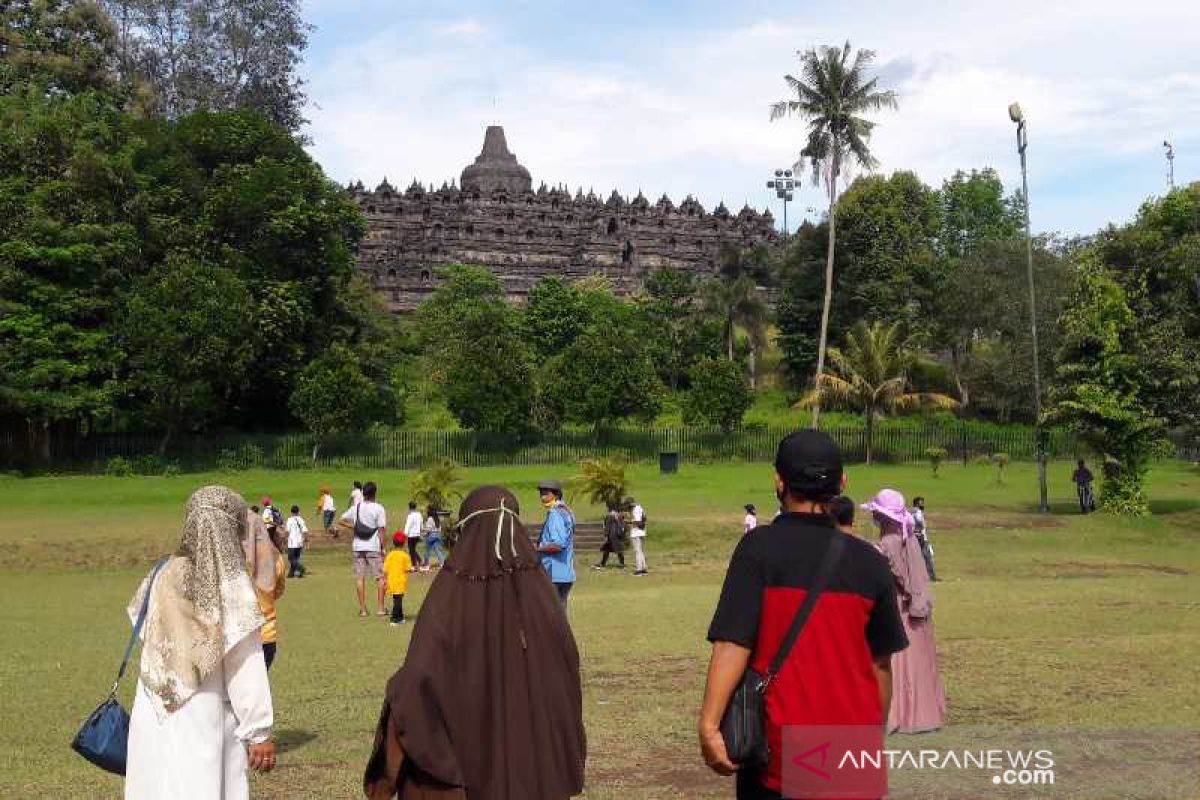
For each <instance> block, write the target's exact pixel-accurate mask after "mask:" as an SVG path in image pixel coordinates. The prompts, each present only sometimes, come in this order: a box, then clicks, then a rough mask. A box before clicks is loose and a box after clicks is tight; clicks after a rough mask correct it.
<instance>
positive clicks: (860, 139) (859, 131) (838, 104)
mask: <svg viewBox="0 0 1200 800" xmlns="http://www.w3.org/2000/svg"><path fill="white" fill-rule="evenodd" d="M799 55H800V77H799V78H794V77H792V76H791V75H784V76H783V79H784V80H785V81H786V82H787V85H788V88H790V89H791V90H792V91H793V92H795V94H796V97H795V99H789V100H781V101H779V102H778V103H772V104H771V121H772V122H773V121H775V120H777V119H780V118H781V117H785V116H788V115H792V114H795V115H796V116H799V117H801V118H802V119H804V120H806V121H807V122H808V140H807V142H806V143H805V145H804V148H803V149H802V150H801V151H800V158H799V160H798V161H797V162H796V170H797V171H803V170H804V167H805V162H806V161H807V162H808V166H810V167H811V169H812V179H813V184H814V185H819V184H820V183H821V181H822V180H824V181H825V187H826V189H827V190H828V191H829V244H828V247H827V250H826V254H825V304H824V307H823V309H822V311H821V335H820V339H819V341H818V344H817V372H816V374H817V377H818V379H819V377H820V375H821V374H822V373H823V372H824V371H825V345H826V342H827V341H828V336H829V307H830V303H831V302H832V299H833V253H834V242H835V235H834V229H835V222H836V220H837V182H838V178H839V177H841V176H842V175H844V174H845V173H846V172H847V171H848V169H849V168H850V167H852V166H854V165H855V164H857V165H858V166H859V167H861V168H863V169H865V170H871V169H874V168H875V166H877V165H878V163H879V162H878V161H876V159H875V157H874V156H872V155H871V150H870V148H869V147H868V146H867V141H868V140H869V139H870V137H871V129H872V128H874V127H875V123H874V122H871V121H870V120H868V119H866V118H864V117H863V116H861V115H862V114H864V113H865V112H868V111H879V110H881V109H884V108H895V107H896V94H895V92H893V91H891V90H890V89H889V90H886V91H881V90H879V89H877V88H876V84H877V82H878V78H868V76H867V73H868V70H869V69H870V66H871V62H872V61H874V60H875V53H874V51H872V50H859V51H858V52H857V53H855V54H854V57H853V60H851V56H850V42H846V44H845V46H843V47H840V48H839V47H830V46H822V47H821V48H819V49H809V50H805V51H804V52H803V53H800V54H799ZM812 411H813V419H812V425H813V427H814V428H816V427H817V425H818V422H819V420H820V417H821V406H820V402H819V400H818V402H817V403H816V404H815V405H814V406H813V409H812Z"/></svg>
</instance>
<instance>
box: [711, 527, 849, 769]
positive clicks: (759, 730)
mask: <svg viewBox="0 0 1200 800" xmlns="http://www.w3.org/2000/svg"><path fill="white" fill-rule="evenodd" d="M845 536H846V534H843V533H839V532H837V531H834V533H833V539H832V540H831V541H830V542H829V547H828V548H827V549H826V550H825V556H824V558H822V559H821V566H820V569H819V571H818V572H817V578H816V580H815V581H814V582H813V585H812V587H811V588H810V589H809V590H808V592H807V593H806V594H805V595H804V602H803V603H801V604H800V608H799V610H797V611H796V616H795V617H794V618H793V619H792V624H791V627H789V628H788V631H787V634H785V635H784V637H783V641H782V642H780V644H779V650H778V651H777V652H776V653H775V657H774V658H773V659H771V665H770V667H768V668H767V674H766V675H763V674H762V673H760V672H758V670H756V669H753V668H747V669H746V671H745V672H744V673H742V680H741V681H740V682H739V683H738V686H737V689H735V690H734V692H733V697H731V698H730V700H729V705H728V706H727V707H726V708H725V714H724V715H722V717H721V738H722V739H724V740H725V752H726V753H727V754H728V755H729V760H730V761H732V762H733V763H735V764H737V765H738V768H739V769H744V768H750V769H758V768H760V767H764V766H766V764H767V761H768V760H769V759H770V757H771V748H770V747H769V746H768V745H767V705H766V695H767V689H769V688H770V687H771V683H772V682H773V681H774V680H775V676H776V675H778V674H779V670H780V669H781V668H782V667H783V662H784V661H786V660H787V657H788V653H790V652H791V650H792V645H794V644H795V643H796V640H797V639H798V638H800V633H801V631H803V630H804V625H805V623H806V622H808V618H809V617H810V616H811V615H812V611H813V608H814V607H816V605H817V599H818V598H819V597H820V596H821V593H822V592H824V591H825V587H826V586H828V585H829V578H830V577H831V576H832V575H833V570H834V568H835V567H836V566H837V562H838V560H839V559H840V558H841V555H842V549H843V548H844V547H845V544H846V539H845Z"/></svg>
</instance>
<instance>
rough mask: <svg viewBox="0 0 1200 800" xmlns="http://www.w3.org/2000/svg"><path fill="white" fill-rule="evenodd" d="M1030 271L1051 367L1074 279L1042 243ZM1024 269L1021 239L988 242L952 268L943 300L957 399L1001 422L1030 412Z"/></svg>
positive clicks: (944, 336) (941, 321) (941, 322)
mask: <svg viewBox="0 0 1200 800" xmlns="http://www.w3.org/2000/svg"><path fill="white" fill-rule="evenodd" d="M1033 269H1034V280H1035V282H1036V283H1037V289H1038V292H1037V300H1038V329H1039V331H1038V332H1039V342H1038V344H1039V348H1040V356H1041V360H1042V363H1043V364H1050V363H1053V360H1054V353H1055V351H1056V349H1057V347H1058V341H1059V328H1058V322H1057V320H1058V318H1059V316H1060V315H1061V314H1062V311H1063V306H1064V304H1065V302H1066V298H1067V292H1068V287H1069V278H1070V275H1069V271H1068V264H1067V262H1066V261H1065V260H1064V259H1062V258H1060V257H1058V256H1057V255H1055V254H1054V253H1052V252H1051V251H1050V250H1049V249H1048V248H1047V247H1046V246H1045V245H1044V243H1042V242H1038V243H1036V246H1035V247H1034V251H1033ZM1026 270H1027V262H1026V252H1025V243H1024V242H1023V241H1020V240H1016V239H1009V240H1005V241H995V242H987V243H983V244H981V245H980V246H978V247H977V248H976V249H975V250H974V251H973V252H971V253H970V254H968V255H967V256H965V257H964V258H962V259H960V260H959V261H958V262H957V263H956V264H955V266H954V268H953V271H952V273H951V274H950V275H949V277H948V279H947V281H946V286H945V288H944V289H943V292H942V297H941V300H940V302H939V311H938V322H937V327H938V328H939V329H940V331H941V333H940V334H939V336H938V339H939V340H940V341H941V342H942V343H943V344H944V345H945V346H946V347H947V349H948V350H949V353H950V362H951V372H952V374H953V376H954V380H955V382H956V384H957V386H958V397H959V400H960V402H962V404H963V405H964V406H968V407H973V408H975V409H977V410H978V411H981V412H987V413H989V414H993V415H996V416H998V417H1000V418H1001V419H1003V420H1007V419H1009V418H1010V417H1016V418H1023V419H1032V415H1033V405H1032V397H1033V380H1032V371H1031V368H1030V366H1029V365H1030V364H1031V363H1032V362H1033V342H1032V337H1031V335H1030V325H1029V302H1028V297H1029V284H1028V276H1027V273H1026ZM976 388H978V390H979V391H978V392H976V391H975V389H976Z"/></svg>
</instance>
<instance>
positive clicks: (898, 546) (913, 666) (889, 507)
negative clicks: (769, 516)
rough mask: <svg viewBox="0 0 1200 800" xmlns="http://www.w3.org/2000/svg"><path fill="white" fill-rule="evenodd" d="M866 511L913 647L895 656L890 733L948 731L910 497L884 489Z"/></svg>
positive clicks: (926, 580) (925, 576)
mask: <svg viewBox="0 0 1200 800" xmlns="http://www.w3.org/2000/svg"><path fill="white" fill-rule="evenodd" d="M863 509H865V510H867V511H870V512H871V515H872V517H873V518H874V520H875V524H876V525H878V526H879V533H880V537H879V549H880V551H881V552H882V553H883V554H884V555H885V556H887V560H888V564H889V565H890V566H891V568H892V576H893V577H894V578H895V579H896V592H897V593H898V595H899V597H898V599H899V604H900V616H901V618H902V619H903V620H904V632H905V633H906V634H907V635H908V647H907V648H906V649H904V650H902V651H901V652H899V653H896V654H895V655H894V656H892V706H891V710H890V711H889V712H888V732H889V733H897V732H898V733H924V732H926V731H933V730H937V729H938V728H940V727H942V722H943V720H944V719H945V716H946V696H945V693H944V692H943V690H942V679H941V677H940V676H939V675H938V666H937V647H936V645H935V644H934V639H933V616H932V613H933V598H932V597H931V596H930V594H929V574H928V572H927V571H926V569H925V559H924V558H923V557H922V556H921V545H920V543H919V542H918V541H917V537H916V536H914V535H913V518H912V515H911V514H909V512H908V509H907V508H906V507H905V504H904V495H902V494H900V493H899V492H897V491H895V490H894V489H884V490H882V491H881V492H880V493H879V494H877V495H875V498H874V499H873V500H872V501H871V502H870V503H867V504H866V505H864V506H863Z"/></svg>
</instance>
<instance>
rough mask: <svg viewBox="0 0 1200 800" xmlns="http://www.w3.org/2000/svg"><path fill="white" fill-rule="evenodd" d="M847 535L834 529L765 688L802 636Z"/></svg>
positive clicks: (839, 555)
mask: <svg viewBox="0 0 1200 800" xmlns="http://www.w3.org/2000/svg"><path fill="white" fill-rule="evenodd" d="M846 535H847V534H844V533H842V532H841V531H838V530H836V529H835V530H834V531H833V539H832V540H831V541H830V542H829V547H828V548H826V550H825V557H824V558H823V559H821V567H820V570H819V571H818V572H817V578H816V580H815V581H814V582H813V585H812V586H811V587H810V588H809V590H808V592H807V593H806V594H805V595H804V602H803V603H801V604H800V610H799V611H797V612H796V616H795V618H794V619H793V620H792V624H791V627H789V628H788V631H787V634H786V635H784V637H783V642H781V643H780V645H779V650H778V651H777V652H776V653H775V658H773V659H771V666H770V667H769V668H768V669H767V675H766V680H765V681H764V682H763V688H764V689H765V688H766V687H767V686H769V685H770V683H771V681H773V680H774V679H775V676H776V675H778V674H779V670H780V669H781V668H782V667H783V662H784V661H785V660H786V659H787V657H788V653H790V652H791V650H792V645H794V644H795V643H796V640H797V639H798V638H800V632H801V631H803V630H804V625H805V623H806V622H808V618H809V617H810V616H812V612H813V608H815V607H816V605H817V599H818V598H820V596H821V593H822V592H824V591H825V587H826V586H828V585H829V579H830V577H831V576H832V575H833V570H834V567H836V566H837V562H838V560H839V559H840V558H841V555H842V549H843V548H844V547H845V546H846Z"/></svg>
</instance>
